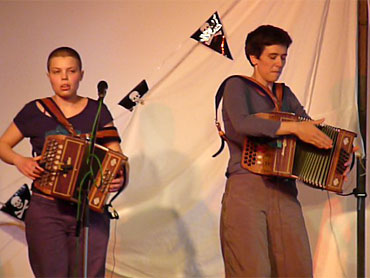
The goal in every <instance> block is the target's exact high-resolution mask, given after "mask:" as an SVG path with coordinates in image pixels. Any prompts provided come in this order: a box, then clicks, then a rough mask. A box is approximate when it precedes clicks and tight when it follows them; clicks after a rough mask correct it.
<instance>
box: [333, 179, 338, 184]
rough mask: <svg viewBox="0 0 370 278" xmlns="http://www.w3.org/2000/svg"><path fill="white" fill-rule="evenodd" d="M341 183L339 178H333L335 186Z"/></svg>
mask: <svg viewBox="0 0 370 278" xmlns="http://www.w3.org/2000/svg"><path fill="white" fill-rule="evenodd" d="M338 184H339V180H338V178H335V179H334V180H333V185H334V186H337V185H338Z"/></svg>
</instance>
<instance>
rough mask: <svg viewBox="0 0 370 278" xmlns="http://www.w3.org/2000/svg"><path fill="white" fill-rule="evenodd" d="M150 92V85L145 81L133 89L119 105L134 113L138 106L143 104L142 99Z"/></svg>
mask: <svg viewBox="0 0 370 278" xmlns="http://www.w3.org/2000/svg"><path fill="white" fill-rule="evenodd" d="M148 90H149V88H148V84H147V83H146V80H145V79H144V80H143V81H141V82H140V83H139V84H138V85H137V86H136V87H135V88H133V89H132V90H131V91H130V92H129V93H128V94H127V95H126V96H125V97H124V98H123V99H122V100H121V101H120V102H119V103H118V104H119V105H121V106H122V107H124V108H126V109H128V110H130V111H132V110H133V109H134V107H135V106H136V104H138V103H140V104H143V100H142V99H141V98H142V97H143V96H144V95H145V94H146V92H148Z"/></svg>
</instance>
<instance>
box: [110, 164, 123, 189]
mask: <svg viewBox="0 0 370 278" xmlns="http://www.w3.org/2000/svg"><path fill="white" fill-rule="evenodd" d="M123 184H124V176H123V170H122V169H121V170H119V172H118V174H117V176H116V177H115V178H114V179H113V180H112V182H111V183H110V185H109V192H117V191H118V190H120V189H121V187H122V186H123Z"/></svg>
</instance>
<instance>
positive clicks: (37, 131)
mask: <svg viewBox="0 0 370 278" xmlns="http://www.w3.org/2000/svg"><path fill="white" fill-rule="evenodd" d="M36 101H37V100H33V101H31V102H29V103H27V104H26V105H25V106H24V107H23V108H22V110H21V111H20V112H19V113H18V114H17V115H16V116H15V118H14V123H15V125H16V126H17V127H18V129H19V130H20V131H21V133H22V134H23V136H24V137H26V138H30V143H31V145H32V152H33V153H35V154H36V155H41V152H42V148H43V146H44V142H45V138H46V137H47V136H48V135H57V134H62V135H69V133H68V131H67V130H66V129H65V127H64V126H63V125H61V124H60V123H58V122H57V121H56V120H55V119H54V118H51V117H49V116H46V115H45V114H44V113H43V112H41V111H40V109H39V108H37V106H36ZM98 104H99V103H98V101H97V100H93V99H90V98H88V102H87V105H86V107H85V108H84V110H82V111H81V112H80V113H79V114H77V115H75V116H73V117H70V118H68V121H69V122H70V123H71V124H72V125H73V127H74V129H75V130H76V132H77V133H90V132H91V129H92V126H93V123H94V120H95V115H96V112H97V110H98ZM112 121H113V118H112V115H111V113H110V112H109V110H108V108H107V106H106V105H104V104H103V106H102V109H101V116H100V122H99V127H98V130H100V129H102V127H104V126H105V125H107V124H108V123H110V122H112Z"/></svg>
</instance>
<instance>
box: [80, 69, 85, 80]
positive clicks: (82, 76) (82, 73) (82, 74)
mask: <svg viewBox="0 0 370 278" xmlns="http://www.w3.org/2000/svg"><path fill="white" fill-rule="evenodd" d="M84 73H85V71H83V70H81V77H80V81H82V79H83V78H84Z"/></svg>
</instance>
